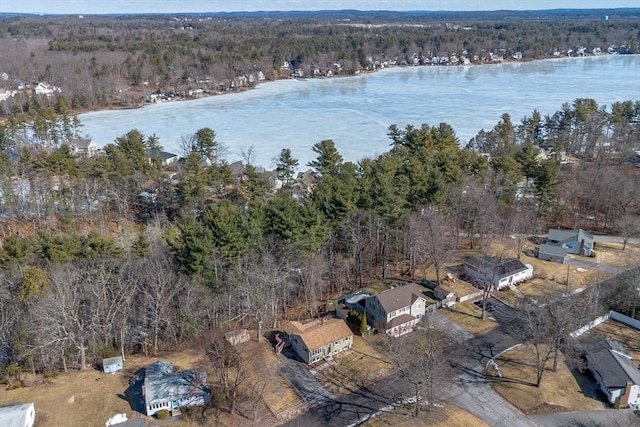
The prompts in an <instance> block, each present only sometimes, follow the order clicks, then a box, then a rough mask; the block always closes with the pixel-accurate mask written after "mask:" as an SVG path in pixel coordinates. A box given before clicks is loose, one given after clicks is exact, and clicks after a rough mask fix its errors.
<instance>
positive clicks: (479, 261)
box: [464, 256, 533, 290]
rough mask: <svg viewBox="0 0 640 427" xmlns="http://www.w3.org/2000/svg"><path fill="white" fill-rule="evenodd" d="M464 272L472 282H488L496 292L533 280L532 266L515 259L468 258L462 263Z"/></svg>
mask: <svg viewBox="0 0 640 427" xmlns="http://www.w3.org/2000/svg"><path fill="white" fill-rule="evenodd" d="M464 271H465V273H466V274H467V276H469V277H471V278H472V279H473V280H480V281H484V282H490V283H491V284H493V287H494V288H496V289H497V290H500V289H502V288H505V287H508V286H510V285H515V284H517V283H520V282H524V281H526V280H529V279H531V278H533V266H532V265H530V264H524V263H523V262H522V261H520V260H519V259H517V258H507V259H505V260H498V259H495V258H493V257H480V256H470V257H467V258H466V260H465V262H464Z"/></svg>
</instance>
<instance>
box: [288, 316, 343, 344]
mask: <svg viewBox="0 0 640 427" xmlns="http://www.w3.org/2000/svg"><path fill="white" fill-rule="evenodd" d="M284 329H285V331H286V332H287V333H288V334H289V335H297V336H299V337H300V338H301V339H302V342H303V343H304V345H305V346H306V347H307V348H308V349H309V351H313V350H316V349H318V348H322V347H324V346H325V345H327V344H331V343H332V342H335V341H338V340H341V339H343V338H347V337H350V336H352V335H353V332H351V329H349V326H347V324H346V323H345V321H344V320H342V319H334V318H330V319H317V320H314V321H312V322H308V323H302V322H296V321H291V322H287V323H286V324H285V325H284Z"/></svg>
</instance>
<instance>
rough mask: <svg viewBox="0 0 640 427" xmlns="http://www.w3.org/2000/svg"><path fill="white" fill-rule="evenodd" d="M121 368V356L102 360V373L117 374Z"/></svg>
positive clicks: (122, 364)
mask: <svg viewBox="0 0 640 427" xmlns="http://www.w3.org/2000/svg"><path fill="white" fill-rule="evenodd" d="M123 366H124V363H123V361H122V356H117V357H109V358H108V359H103V360H102V372H104V373H114V372H118V371H119V370H121V369H122V368H123Z"/></svg>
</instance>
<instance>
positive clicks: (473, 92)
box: [79, 55, 640, 169]
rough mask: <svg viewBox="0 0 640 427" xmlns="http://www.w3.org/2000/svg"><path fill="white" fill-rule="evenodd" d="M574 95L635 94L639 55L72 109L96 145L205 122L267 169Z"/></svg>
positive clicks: (475, 127)
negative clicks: (326, 148)
mask: <svg viewBox="0 0 640 427" xmlns="http://www.w3.org/2000/svg"><path fill="white" fill-rule="evenodd" d="M576 98H593V99H595V100H596V101H597V102H598V104H599V105H600V106H603V105H607V106H609V105H611V104H612V103H613V102H616V101H625V100H633V101H640V55H611V56H598V57H586V58H565V59H550V60H544V61H535V62H525V63H513V64H512V63H510V64H500V65H482V66H467V67H410V68H409V67H407V68H392V69H386V70H383V71H380V72H377V73H373V74H367V75H361V76H356V77H349V78H332V79H310V80H282V81H277V82H270V83H265V84H262V85H260V86H258V87H257V88H256V89H253V90H250V91H246V92H242V93H236V94H228V95H220V96H213V97H208V98H201V99H197V100H193V101H180V102H167V103H161V104H154V105H148V106H145V107H143V108H139V109H135V110H114V111H98V112H93V113H86V114H82V115H80V116H79V117H80V120H81V122H82V124H83V125H84V126H83V128H82V133H83V134H86V135H88V136H90V137H91V138H92V139H93V140H94V141H96V143H97V144H98V145H99V146H103V145H105V144H107V143H110V142H113V140H114V139H115V138H116V137H118V136H121V135H124V134H125V133H127V132H128V131H129V130H131V129H138V130H140V131H141V132H142V133H143V134H145V135H151V134H154V133H155V134H156V135H157V136H158V137H159V138H160V144H161V145H162V146H163V147H164V148H165V150H167V151H171V152H174V153H177V154H180V148H179V141H180V139H181V137H182V136H185V135H192V134H194V133H195V132H196V131H197V130H198V129H200V128H203V127H210V128H211V129H213V130H214V131H215V132H216V135H217V137H216V139H217V140H218V141H219V142H220V143H222V144H224V145H225V146H227V147H228V151H227V155H226V158H227V160H229V161H230V162H231V161H235V160H237V159H239V158H240V152H241V151H242V150H247V149H248V148H249V147H253V150H254V155H255V157H254V158H255V163H256V164H257V165H260V166H263V167H265V168H267V169H270V168H272V166H273V158H274V157H275V156H277V154H278V153H279V152H280V150H281V149H283V148H290V149H291V151H292V153H293V155H294V157H296V158H298V159H299V164H300V166H299V169H305V168H306V167H305V164H306V163H307V162H308V161H310V160H311V159H313V158H314V157H315V155H314V153H313V152H312V151H311V147H312V146H313V145H314V144H316V143H317V142H320V141H322V140H324V139H332V140H333V141H334V142H335V143H336V146H337V148H338V150H339V151H340V153H341V154H342V156H343V157H344V158H345V160H349V161H357V160H359V159H361V158H363V157H372V156H375V155H377V154H380V153H382V152H385V151H387V150H388V149H389V143H390V140H389V138H388V137H387V128H388V127H389V125H391V124H397V125H398V126H399V127H404V126H405V125H406V124H408V123H410V124H414V125H416V126H419V125H421V124H422V123H427V124H429V125H437V124H439V123H440V122H447V123H449V124H450V125H451V126H452V127H453V128H454V130H455V131H456V134H457V136H458V138H459V139H460V142H461V144H463V145H464V144H466V143H467V142H468V141H469V139H471V138H472V137H473V136H474V135H475V134H476V133H477V132H478V131H479V130H481V129H485V130H489V129H491V128H493V126H495V124H496V123H497V122H498V121H499V120H500V116H501V115H502V114H503V113H509V114H511V118H512V120H513V122H514V123H519V122H520V119H522V118H523V117H524V116H528V115H531V112H532V111H533V110H534V109H537V110H539V111H540V112H541V113H542V115H543V117H544V115H546V114H553V113H554V112H556V111H558V110H560V108H561V106H562V104H563V103H565V102H567V103H571V102H573V101H574V100H575V99H576Z"/></svg>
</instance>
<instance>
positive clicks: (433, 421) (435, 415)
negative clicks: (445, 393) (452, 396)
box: [363, 405, 488, 427]
mask: <svg viewBox="0 0 640 427" xmlns="http://www.w3.org/2000/svg"><path fill="white" fill-rule="evenodd" d="M412 409H413V408H411V407H403V408H396V410H394V411H392V412H387V413H384V414H380V415H378V416H376V417H374V418H372V419H371V420H369V421H367V422H366V423H364V424H363V426H364V427H395V426H403V427H424V426H431V427H485V426H488V424H486V423H485V422H484V421H482V420H481V419H479V418H478V417H476V416H475V415H472V414H470V413H469V412H467V411H465V410H463V409H460V408H458V407H457V406H453V405H444V406H443V407H442V408H437V409H436V410H434V411H433V412H430V413H429V412H420V415H419V416H418V417H414V416H413V414H412Z"/></svg>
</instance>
